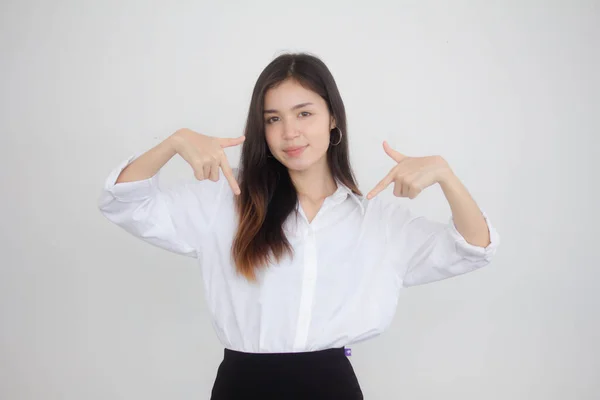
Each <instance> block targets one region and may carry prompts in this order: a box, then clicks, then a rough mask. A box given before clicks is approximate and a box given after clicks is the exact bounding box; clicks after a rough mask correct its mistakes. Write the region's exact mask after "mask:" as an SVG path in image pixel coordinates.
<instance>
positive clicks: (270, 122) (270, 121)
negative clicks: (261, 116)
mask: <svg viewBox="0 0 600 400" xmlns="http://www.w3.org/2000/svg"><path fill="white" fill-rule="evenodd" d="M273 118H279V117H271V118H269V119H268V120H267V121H266V123H267V124H272V123H273V122H275V121H273Z"/></svg>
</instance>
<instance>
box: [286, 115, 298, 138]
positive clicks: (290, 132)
mask: <svg viewBox="0 0 600 400" xmlns="http://www.w3.org/2000/svg"><path fill="white" fill-rule="evenodd" d="M298 135H299V133H298V129H297V127H296V124H295V123H294V121H290V120H289V119H288V120H284V122H283V138H284V139H286V140H290V139H294V138H295V137H297V136H298Z"/></svg>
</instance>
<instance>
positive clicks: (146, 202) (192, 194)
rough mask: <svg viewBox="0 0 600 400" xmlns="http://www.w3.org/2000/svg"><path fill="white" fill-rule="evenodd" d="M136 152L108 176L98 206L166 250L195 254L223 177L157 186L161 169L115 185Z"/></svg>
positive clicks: (209, 222)
mask: <svg viewBox="0 0 600 400" xmlns="http://www.w3.org/2000/svg"><path fill="white" fill-rule="evenodd" d="M138 156H139V155H134V156H132V157H130V158H129V159H127V160H125V161H123V162H122V163H121V164H120V165H119V166H118V167H117V168H115V169H114V170H113V171H112V172H111V173H110V175H109V176H108V177H107V179H106V181H105V183H104V187H103V190H102V193H101V195H100V198H99V199H98V207H99V209H100V211H101V213H102V214H103V215H104V216H105V217H106V218H107V219H108V220H109V221H111V222H112V223H114V224H116V225H117V226H119V227H121V228H123V229H124V230H126V231H127V232H129V233H131V234H132V235H134V236H136V237H138V238H140V239H142V240H144V241H146V242H148V243H150V244H153V245H155V246H158V247H160V248H163V249H165V250H169V251H171V252H174V253H177V254H181V255H185V256H189V257H197V251H198V248H199V241H200V235H201V234H202V232H203V231H206V230H207V229H209V228H210V225H211V224H212V220H213V218H214V216H215V215H216V208H217V207H218V204H219V201H218V200H219V199H218V198H219V196H220V193H221V189H222V186H223V185H222V183H223V180H224V179H223V177H221V179H220V180H219V181H218V182H216V183H215V182H212V181H209V180H205V181H198V182H194V183H183V184H179V185H175V186H173V187H172V188H169V189H167V190H165V189H161V188H160V187H159V176H160V171H159V172H158V173H157V174H156V175H154V176H153V177H151V178H148V179H145V180H141V181H135V182H122V183H118V184H115V182H116V180H117V178H118V177H119V175H120V173H121V171H123V169H125V167H126V166H127V165H129V164H130V163H131V162H133V161H134V160H135V159H136V158H137V157H138Z"/></svg>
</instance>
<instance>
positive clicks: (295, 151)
mask: <svg viewBox="0 0 600 400" xmlns="http://www.w3.org/2000/svg"><path fill="white" fill-rule="evenodd" d="M307 147H308V145H306V146H302V147H291V148H289V149H286V150H284V151H283V152H284V153H285V154H286V155H288V156H290V157H298V156H299V155H300V154H302V153H303V152H304V149H306V148H307Z"/></svg>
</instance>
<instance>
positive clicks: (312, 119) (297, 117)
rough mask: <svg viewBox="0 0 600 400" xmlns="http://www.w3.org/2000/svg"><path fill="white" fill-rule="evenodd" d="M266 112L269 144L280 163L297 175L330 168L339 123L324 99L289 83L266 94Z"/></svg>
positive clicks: (294, 83) (294, 82)
mask: <svg viewBox="0 0 600 400" xmlns="http://www.w3.org/2000/svg"><path fill="white" fill-rule="evenodd" d="M264 109H265V113H264V115H263V117H264V120H265V136H266V140H267V144H268V146H269V149H270V150H271V154H273V156H274V157H275V158H276V159H277V160H279V162H281V163H282V164H283V165H285V166H286V167H287V168H288V169H290V170H293V171H306V170H308V169H310V168H322V167H325V166H326V165H327V164H326V163H327V158H326V154H327V149H328V148H329V140H330V133H329V132H330V131H331V130H332V129H333V128H335V121H334V120H333V118H332V117H331V116H330V113H329V110H328V108H327V103H326V102H325V100H323V98H322V97H321V96H319V95H318V94H317V93H315V92H313V91H311V90H308V89H306V88H304V87H302V86H301V85H300V84H299V83H297V82H296V81H294V80H291V79H288V80H285V81H283V82H282V83H280V84H279V85H278V86H276V87H274V88H271V89H269V90H268V91H267V93H265V107H264Z"/></svg>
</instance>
